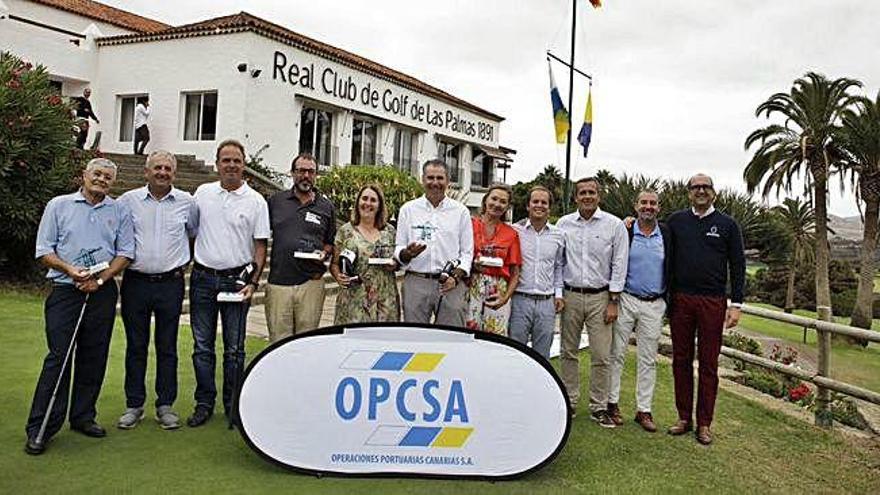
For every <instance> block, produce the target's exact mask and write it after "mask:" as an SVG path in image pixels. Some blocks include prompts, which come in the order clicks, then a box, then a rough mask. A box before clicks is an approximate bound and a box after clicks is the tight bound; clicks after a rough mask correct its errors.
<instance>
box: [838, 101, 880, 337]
mask: <svg viewBox="0 0 880 495" xmlns="http://www.w3.org/2000/svg"><path fill="white" fill-rule="evenodd" d="M855 107H856V108H855V109H848V110H846V111H845V112H843V117H842V122H841V126H840V128H839V129H838V133H837V136H836V139H837V140H838V141H839V142H840V146H841V148H842V150H843V157H844V167H846V169H847V170H849V171H851V172H852V173H853V179H854V180H857V181H858V187H857V188H855V190H856V195H857V196H858V197H859V199H860V200H861V201H864V203H865V218H864V220H865V226H864V232H863V237H862V252H861V267H860V268H859V288H858V292H857V293H856V304H855V307H853V313H852V318H851V320H850V324H851V325H852V326H855V327H861V328H871V322H872V318H873V303H874V274H875V272H876V266H875V264H874V256H875V251H876V249H877V233H878V223H877V222H878V216H880V92H878V93H877V98H876V100H875V101H871V100H870V99H869V98H859V100H858V101H857V102H856V105H855ZM856 177H857V179H856Z"/></svg>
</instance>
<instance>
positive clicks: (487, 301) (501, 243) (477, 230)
mask: <svg viewBox="0 0 880 495" xmlns="http://www.w3.org/2000/svg"><path fill="white" fill-rule="evenodd" d="M512 197H513V192H512V191H511V189H510V186H507V185H504V184H499V185H494V186H492V187H490V188H489V191H488V192H487V193H486V195H485V196H483V206H482V208H481V209H480V216H478V217H474V218H473V219H472V224H473V227H474V265H473V269H472V274H471V279H470V285H469V289H468V297H467V299H468V312H467V316H466V318H465V325H466V326H467V327H468V328H470V329H472V330H482V331H484V332H491V333H497V334H501V335H507V324H508V322H509V321H510V304H509V303H510V298H511V297H513V292H514V291H515V290H516V286H517V284H518V283H519V269H520V267H521V266H522V255H521V254H520V247H519V235H518V234H517V233H516V230H514V229H513V227H511V226H510V225H507V224H506V223H504V215H506V214H507V210H508V208H510V200H511V199H512Z"/></svg>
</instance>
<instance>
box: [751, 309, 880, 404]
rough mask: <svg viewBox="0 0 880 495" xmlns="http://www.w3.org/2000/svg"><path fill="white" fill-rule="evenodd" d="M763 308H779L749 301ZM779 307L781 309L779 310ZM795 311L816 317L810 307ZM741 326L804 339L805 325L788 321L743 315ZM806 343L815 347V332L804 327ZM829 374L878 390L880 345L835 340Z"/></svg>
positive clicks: (791, 339)
mask: <svg viewBox="0 0 880 495" xmlns="http://www.w3.org/2000/svg"><path fill="white" fill-rule="evenodd" d="M750 305H753V306H759V307H762V308H767V309H773V310H780V309H779V308H777V307H776V306H772V305H770V304H751V303H750ZM780 311H781V310H780ZM795 314H798V315H801V316H806V317H809V318H815V317H816V313H815V312H813V311H805V310H800V309H798V310H795ZM836 320H837V321H838V322H839V323H844V324H846V323H849V320H848V318H842V317H836ZM740 326H741V327H742V328H744V329H746V330H749V331H752V332H756V333H760V334H763V335H767V336H768V337H776V338H778V339H782V340H785V341H788V342H791V343H793V344H802V343H803V342H804V340H803V336H804V329H803V327H798V326H795V325H790V324H788V323H782V322H779V321H773V320H767V319H764V318H758V317H757V316H751V315H743V316H742V319H741V321H740ZM873 328H874V330H875V331H880V320H874V324H873ZM807 344H808V345H809V347H810V349H811V350H812V351H815V350H816V347H815V346H816V332H815V331H814V330H807ZM831 376H833V377H834V378H837V379H839V380H843V381H846V382H849V383H852V384H853V385H858V386H860V387H864V388H868V389H870V390H874V391H878V392H880V345H878V344H876V343H872V344H870V345H868V347H865V348H862V347H858V346H849V345H844V344H834V346H833V352H832V354H831Z"/></svg>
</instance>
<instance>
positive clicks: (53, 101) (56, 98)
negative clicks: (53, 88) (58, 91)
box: [46, 95, 61, 106]
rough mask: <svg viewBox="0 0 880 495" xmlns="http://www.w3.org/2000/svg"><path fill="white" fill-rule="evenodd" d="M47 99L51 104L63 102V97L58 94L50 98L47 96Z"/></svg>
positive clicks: (55, 104)
mask: <svg viewBox="0 0 880 495" xmlns="http://www.w3.org/2000/svg"><path fill="white" fill-rule="evenodd" d="M46 101H48V102H49V104H50V105H52V106H57V105H60V104H61V97H60V96H58V95H51V96H49V97H48V98H46Z"/></svg>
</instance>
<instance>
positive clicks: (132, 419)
mask: <svg viewBox="0 0 880 495" xmlns="http://www.w3.org/2000/svg"><path fill="white" fill-rule="evenodd" d="M142 419H144V408H143V407H129V408H128V409H126V410H125V413H123V414H122V416H120V417H119V421H118V422H116V427H117V428H119V429H120V430H131V429H132V428H134V427H135V426H137V424H138V423H140V421H141V420H142Z"/></svg>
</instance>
